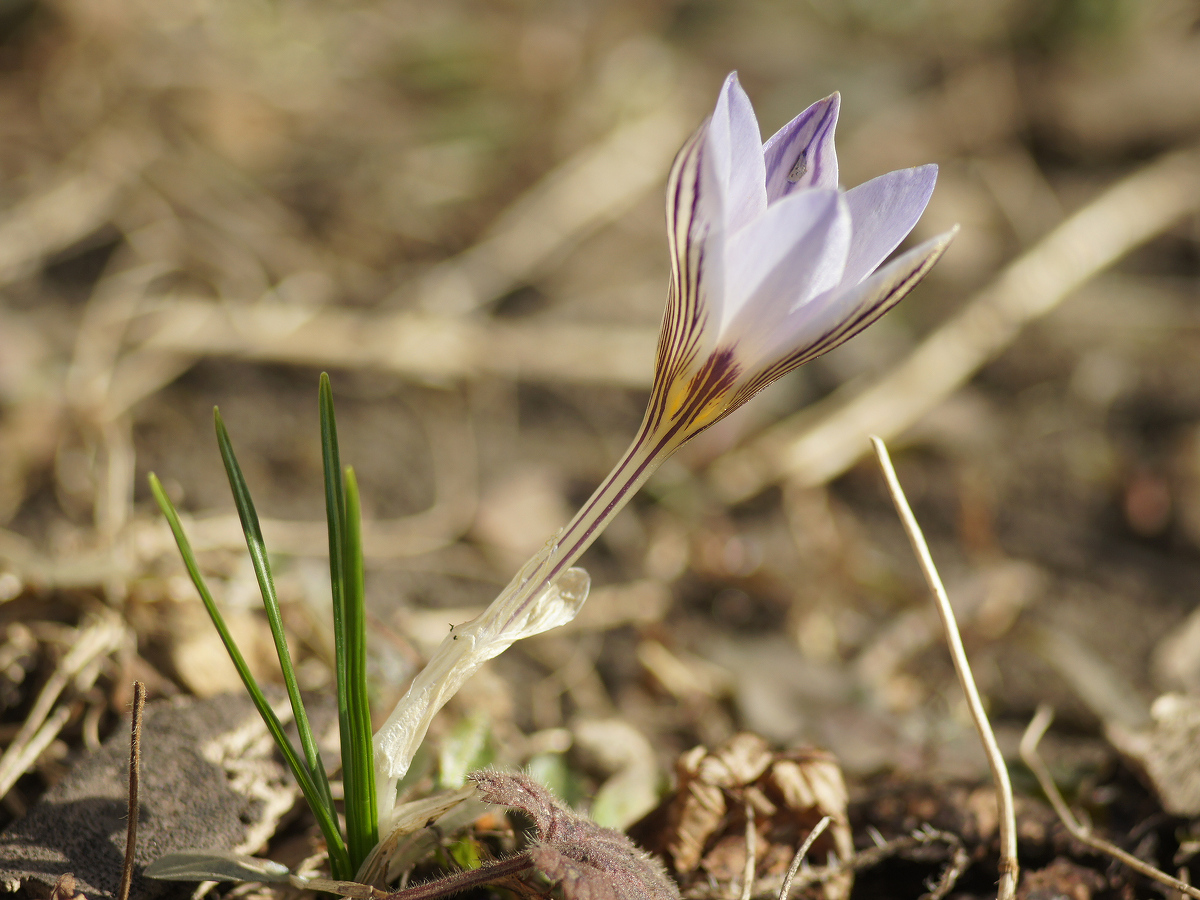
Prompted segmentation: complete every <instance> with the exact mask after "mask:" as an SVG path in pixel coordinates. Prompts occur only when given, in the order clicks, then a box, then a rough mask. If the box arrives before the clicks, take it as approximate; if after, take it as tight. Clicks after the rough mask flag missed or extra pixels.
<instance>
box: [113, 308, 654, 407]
mask: <svg viewBox="0 0 1200 900" xmlns="http://www.w3.org/2000/svg"><path fill="white" fill-rule="evenodd" d="M141 326H144V329H143V331H142V333H144V334H146V338H145V340H144V341H143V342H142V343H141V344H140V345H139V347H138V352H139V353H156V354H160V355H161V354H164V353H165V354H176V355H184V356H190V357H204V356H233V357H238V358H241V359H250V360H255V361H258V362H274V363H287V364H291V365H306V366H323V367H327V368H345V369H352V370H358V369H376V370H379V371H384V372H394V373H396V374H399V375H405V376H410V377H417V378H421V379H429V378H432V379H445V378H479V377H489V376H490V377H495V376H502V377H509V378H512V377H517V378H522V379H528V380H534V381H560V380H566V381H574V382H582V383H593V384H611V385H616V386H619V387H630V388H646V387H649V385H650V379H651V375H652V365H651V363H652V360H653V359H654V348H655V346H656V344H657V341H658V329H657V328H648V327H646V328H639V327H631V326H626V327H621V326H615V325H604V326H602V325H585V324H572V323H566V322H555V323H543V324H536V323H529V324H515V323H505V322H492V321H488V320H486V319H476V318H464V317H461V316H447V315H440V314H433V313H410V312H400V313H394V314H391V315H371V314H361V313H356V312H352V311H349V310H344V309H320V310H304V309H297V308H296V307H295V306H291V305H287V304H283V303H279V302H277V301H262V302H258V303H253V304H250V305H248V306H237V305H234V304H221V303H214V302H211V301H207V300H199V299H186V298H180V299H177V300H175V301H173V302H172V303H171V304H169V305H164V306H163V307H161V308H160V309H158V310H156V311H155V312H154V313H153V314H152V315H150V316H149V317H148V318H147V319H146V320H145V321H144V322H142V323H141V325H140V326H139V327H141ZM122 387H123V391H122V392H123V393H125V394H128V395H130V396H132V397H136V396H137V395H138V393H139V390H138V389H136V388H135V389H130V388H128V387H125V386H124V385H122Z"/></svg>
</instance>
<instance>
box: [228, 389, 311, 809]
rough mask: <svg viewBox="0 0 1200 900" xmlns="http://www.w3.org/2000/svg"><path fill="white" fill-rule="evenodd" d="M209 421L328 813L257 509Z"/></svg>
mask: <svg viewBox="0 0 1200 900" xmlns="http://www.w3.org/2000/svg"><path fill="white" fill-rule="evenodd" d="M213 424H214V425H215V426H216V429H217V445H218V446H219V447H220V448H221V460H222V461H223V462H224V463H225V474H226V475H227V476H228V478H229V488H230V490H231V491H233V503H234V506H236V507H237V511H238V518H240V519H241V521H242V532H243V533H244V534H245V536H246V548H247V549H248V550H249V551H250V562H251V564H252V565H253V566H254V576H255V577H256V578H257V579H258V590H259V592H260V593H261V594H262V601H263V609H265V610H266V613H267V622H268V623H269V624H270V626H271V637H272V638H273V639H274V641H275V652H276V654H277V655H278V656H279V668H280V669H281V670H282V671H283V683H284V685H285V686H286V687H287V693H288V699H289V700H290V701H291V703H292V714H293V715H294V716H295V718H296V730H297V731H298V732H299V734H300V746H301V747H302V748H303V749H304V759H305V760H306V762H307V763H308V770H309V772H310V773H311V774H312V776H313V781H314V782H315V783H316V785H317V790H318V791H320V793H321V798H322V801H323V803H324V805H325V807H326V808H327V809H329V810H330V811H331V812H332V811H333V810H334V805H333V792H332V791H331V790H330V789H329V777H328V776H327V775H326V773H325V764H324V763H323V762H322V761H321V751H320V750H319V749H318V747H317V741H316V738H315V737H314V736H313V732H312V727H311V726H310V725H309V722H308V713H307V712H306V711H305V709H304V701H303V700H302V699H301V697H300V684H299V682H297V680H296V669H295V667H294V666H293V665H292V654H291V651H290V650H289V649H288V644H287V635H285V634H284V631H283V614H282V613H281V612H280V609H279V597H278V596H277V595H276V593H275V579H274V578H273V577H272V575H271V562H270V560H269V559H268V558H267V545H266V543H265V542H264V541H263V536H262V529H261V527H260V526H259V524H258V512H257V511H256V510H255V509H254V501H253V500H252V499H251V497H250V489H249V488H248V487H247V486H246V479H245V477H244V476H243V475H242V468H241V466H239V465H238V461H237V456H236V455H235V454H234V452H233V443H232V442H231V441H230V440H229V432H228V431H227V430H226V429H225V423H224V422H223V421H222V420H221V413H220V412H219V411H218V410H216V409H214V410H213Z"/></svg>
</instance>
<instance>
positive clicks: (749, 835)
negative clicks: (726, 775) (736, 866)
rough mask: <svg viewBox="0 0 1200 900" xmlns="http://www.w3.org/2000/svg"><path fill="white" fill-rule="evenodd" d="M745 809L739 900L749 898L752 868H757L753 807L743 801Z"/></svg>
mask: <svg viewBox="0 0 1200 900" xmlns="http://www.w3.org/2000/svg"><path fill="white" fill-rule="evenodd" d="M745 809H746V867H745V869H743V870H742V897H741V900H750V895H751V894H752V893H753V892H754V870H755V869H756V868H758V832H757V831H756V830H755V828H754V807H753V806H752V805H751V803H750V801H749V800H747V801H745Z"/></svg>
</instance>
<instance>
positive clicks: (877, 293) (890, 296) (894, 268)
mask: <svg viewBox="0 0 1200 900" xmlns="http://www.w3.org/2000/svg"><path fill="white" fill-rule="evenodd" d="M957 232H958V228H957V227H955V228H953V229H952V230H950V231H947V232H945V233H944V234H939V235H938V236H937V237H935V238H930V239H929V240H928V241H925V242H924V243H923V244H920V245H919V246H917V247H914V248H913V249H911V250H909V251H908V252H907V253H904V254H902V255H901V256H898V257H896V259H894V260H892V261H891V262H890V263H888V264H887V265H886V266H884V267H883V268H882V269H880V270H879V271H878V272H876V273H875V274H874V275H872V276H871V277H870V278H868V279H866V280H865V281H862V282H860V283H859V284H856V285H853V286H850V287H846V288H842V289H840V290H834V291H829V292H828V293H826V294H825V295H824V296H821V297H817V298H815V299H814V300H813V301H812V302H811V303H809V304H807V305H805V306H803V307H801V308H799V309H797V310H796V311H795V312H793V313H792V314H791V315H790V316H788V318H787V319H786V320H785V321H780V322H777V332H778V339H777V341H776V343H775V345H774V347H772V348H771V351H770V355H769V356H767V357H766V358H767V359H769V358H771V357H774V358H775V362H773V363H772V364H770V365H764V366H762V367H761V368H760V369H759V371H758V373H757V374H756V375H755V377H754V378H753V379H750V380H749V381H747V383H746V384H745V385H744V386H743V387H741V388H739V390H738V398H739V399H735V400H734V404H733V405H736V404H737V403H740V402H745V399H747V398H749V397H750V396H753V395H754V394H755V393H756V392H757V391H760V390H762V388H764V387H766V386H767V385H768V384H770V383H771V382H772V381H774V380H775V379H777V378H779V377H780V376H782V375H784V374H786V373H788V372H790V371H792V369H795V368H797V367H798V366H802V365H804V364H805V363H807V362H811V361H812V360H814V359H816V358H817V357H818V356H823V355H824V354H826V353H828V352H829V351H830V350H833V349H834V348H835V347H840V346H841V345H842V344H844V343H845V342H846V341H848V340H850V338H852V337H854V336H855V335H856V334H858V333H859V332H860V331H862V330H863V329H864V328H866V327H867V326H868V325H871V324H873V323H874V322H876V321H877V320H878V319H879V318H880V317H881V316H882V315H883V314H884V313H886V312H887V311H888V310H890V309H891V308H892V307H893V306H895V305H896V304H897V303H899V302H900V301H901V300H903V299H904V298H905V297H906V296H907V295H908V293H909V292H910V291H911V290H912V289H913V288H914V287H916V286H917V284H918V283H920V281H921V279H922V278H924V277H925V273H926V272H928V271H929V269H930V268H931V267H932V266H933V264H934V263H935V262H937V261H938V259H939V258H940V257H941V255H942V254H943V253H944V252H945V250H946V247H947V246H949V244H950V241H951V240H952V239H953V238H954V235H955V234H956V233H957Z"/></svg>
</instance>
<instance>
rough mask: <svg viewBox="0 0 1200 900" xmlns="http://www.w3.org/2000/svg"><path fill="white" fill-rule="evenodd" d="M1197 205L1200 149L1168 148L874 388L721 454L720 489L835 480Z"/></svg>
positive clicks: (1008, 272)
mask: <svg viewBox="0 0 1200 900" xmlns="http://www.w3.org/2000/svg"><path fill="white" fill-rule="evenodd" d="M1198 206H1200V151H1197V150H1195V149H1190V150H1187V151H1183V152H1177V153H1172V154H1170V155H1168V156H1166V157H1165V158H1163V159H1160V160H1159V161H1157V162H1155V163H1152V164H1151V165H1149V166H1147V167H1146V168H1144V169H1142V170H1140V171H1138V172H1135V173H1134V174H1133V175H1130V176H1129V177H1127V178H1125V179H1124V180H1123V181H1120V182H1118V183H1117V184H1116V185H1115V186H1114V187H1112V188H1110V189H1109V190H1107V191H1105V192H1104V193H1103V194H1101V195H1100V196H1099V197H1098V198H1096V199H1095V200H1094V201H1092V202H1091V203H1090V204H1088V205H1087V206H1085V207H1084V208H1083V209H1081V210H1080V211H1079V212H1077V213H1075V214H1074V215H1073V216H1071V217H1070V218H1068V219H1067V220H1066V221H1065V222H1063V223H1062V224H1061V225H1059V226H1058V227H1057V228H1056V229H1054V231H1052V232H1051V233H1050V234H1049V235H1048V236H1047V237H1046V238H1045V239H1044V240H1042V241H1041V242H1040V243H1039V244H1037V245H1036V246H1035V247H1033V248H1032V249H1030V250H1029V251H1028V252H1027V253H1025V254H1023V255H1022V256H1021V257H1019V258H1018V259H1017V260H1015V261H1014V262H1013V263H1011V264H1010V265H1009V266H1008V267H1007V268H1006V269H1004V271H1003V272H1001V273H1000V275H999V277H998V278H997V279H996V280H995V281H993V282H992V283H991V284H990V285H989V286H988V287H986V288H985V289H984V290H983V291H982V292H980V293H979V294H977V295H976V296H975V297H974V298H973V299H972V300H970V301H969V302H968V304H967V305H966V307H965V308H964V309H963V310H962V312H960V313H959V314H958V315H956V316H955V317H954V318H953V319H951V320H950V321H949V322H947V323H946V324H945V325H943V326H942V327H941V328H939V329H938V330H937V331H935V332H934V333H933V334H931V335H930V336H929V337H928V338H926V339H925V341H924V342H922V343H921V345H920V346H918V347H917V348H916V349H915V350H913V352H912V353H910V354H909V355H908V357H907V358H906V359H904V360H903V361H902V362H901V363H899V364H898V365H897V366H895V367H893V368H892V369H891V370H890V371H888V372H886V373H884V374H883V375H882V376H880V377H879V379H878V380H876V381H875V382H874V383H873V384H872V385H871V386H869V387H867V388H865V389H859V388H858V387H857V386H854V387H852V388H846V389H843V390H841V391H838V392H836V393H835V394H834V395H833V396H831V397H830V398H828V399H827V400H825V401H823V402H822V403H820V404H818V405H816V406H814V407H810V408H809V409H808V410H805V411H804V412H802V413H800V414H799V415H798V416H796V417H793V418H792V419H790V420H788V421H785V422H782V423H780V424H779V425H777V426H775V427H774V428H772V429H771V430H769V431H767V432H766V433H764V434H763V435H761V436H760V437H759V438H757V439H756V440H755V441H753V442H752V443H750V444H749V445H747V446H746V447H744V448H742V449H740V450H735V451H733V452H731V453H729V454H727V455H726V456H725V457H722V458H721V459H720V460H718V461H717V463H716V464H715V465H714V467H713V469H712V477H713V479H714V481H715V483H716V484H717V487H718V488H719V490H720V491H721V493H722V494H723V495H725V496H726V497H727V498H729V499H744V498H746V497H748V496H751V495H753V494H755V493H757V492H758V491H760V490H762V489H763V488H764V487H766V486H767V485H768V484H770V483H772V482H773V481H775V480H777V479H779V478H789V479H792V480H794V481H796V482H797V483H800V484H804V485H817V484H823V483H824V482H826V481H829V480H830V479H832V478H836V477H837V476H838V475H840V474H841V473H842V472H845V471H846V470H847V469H848V468H849V467H850V466H851V465H853V464H854V463H855V461H857V460H858V459H859V458H860V457H861V456H862V455H863V452H864V450H863V447H864V444H865V441H866V439H867V438H868V437H869V435H870V434H871V433H872V432H875V433H878V434H880V435H882V436H883V437H885V438H890V437H894V436H896V435H898V434H901V433H902V432H903V431H904V430H905V429H906V428H908V427H909V426H911V425H912V424H913V423H915V422H916V421H917V420H918V419H920V418H921V416H923V415H925V414H926V413H927V412H929V411H930V410H931V409H933V408H934V407H935V406H937V404H938V403H940V402H941V401H942V400H944V399H945V398H946V397H948V396H950V394H952V393H953V392H954V391H955V390H957V389H958V388H960V387H961V386H962V385H963V384H965V383H966V382H967V380H968V379H970V377H971V376H972V375H973V374H974V373H975V372H976V371H977V370H978V369H979V368H980V366H982V365H983V364H984V363H985V362H987V361H988V360H989V359H991V358H992V357H994V356H995V355H996V354H997V353H999V352H1000V351H1001V350H1003V349H1004V348H1005V347H1006V346H1008V345H1009V344H1010V343H1011V342H1012V341H1013V339H1014V338H1015V337H1016V336H1017V334H1018V333H1019V332H1020V330H1021V329H1022V328H1023V327H1024V326H1025V325H1027V324H1029V323H1030V322H1031V321H1033V320H1034V319H1037V318H1039V317H1041V316H1044V315H1045V314H1046V313H1048V312H1050V311H1051V310H1052V309H1054V307H1056V306H1057V305H1058V304H1059V303H1060V302H1061V301H1062V300H1063V299H1064V298H1065V297H1067V295H1069V294H1070V293H1071V292H1072V291H1074V290H1076V289H1077V288H1079V287H1080V286H1081V285H1082V284H1084V283H1085V282H1086V281H1088V280H1089V279H1090V278H1092V277H1094V276H1095V275H1097V274H1098V273H1099V272H1101V271H1103V270H1104V269H1106V268H1107V267H1108V266H1110V265H1112V264H1113V263H1114V262H1116V261H1117V260H1118V259H1120V258H1121V257H1122V256H1124V255H1125V254H1126V253H1128V252H1129V251H1131V250H1132V249H1134V248H1135V247H1137V246H1138V245H1139V244H1143V243H1145V242H1146V241H1148V240H1150V239H1151V238H1153V237H1154V236H1156V235H1158V234H1160V233H1162V232H1163V231H1164V230H1165V229H1167V228H1168V227H1170V226H1171V225H1172V224H1173V223H1175V222H1176V221H1178V220H1179V219H1180V218H1181V217H1182V216H1184V215H1186V214H1188V213H1190V212H1192V211H1194V210H1195V209H1196V208H1197V207H1198Z"/></svg>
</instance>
